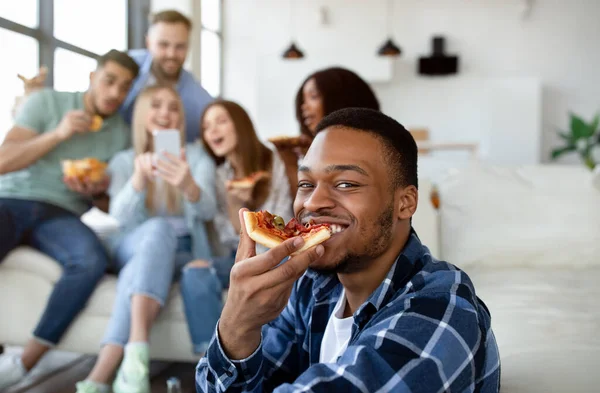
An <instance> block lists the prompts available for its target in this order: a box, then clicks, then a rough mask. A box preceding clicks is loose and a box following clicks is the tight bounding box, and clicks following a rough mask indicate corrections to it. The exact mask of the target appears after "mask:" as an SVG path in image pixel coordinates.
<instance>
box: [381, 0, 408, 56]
mask: <svg viewBox="0 0 600 393" xmlns="http://www.w3.org/2000/svg"><path fill="white" fill-rule="evenodd" d="M392 5H393V0H388V6H387V14H388V18H387V29H388V34H389V38H388V39H387V41H386V42H385V43H384V44H383V45H382V46H381V47H380V48H379V50H378V51H377V54H378V55H379V56H390V57H395V56H400V54H401V53H402V50H401V49H400V47H399V46H398V45H396V44H395V43H394V41H393V40H392V17H393V15H394V9H393V7H392Z"/></svg>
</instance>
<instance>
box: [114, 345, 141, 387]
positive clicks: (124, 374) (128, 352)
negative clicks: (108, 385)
mask: <svg viewBox="0 0 600 393" xmlns="http://www.w3.org/2000/svg"><path fill="white" fill-rule="evenodd" d="M113 392H114V393H150V350H149V348H148V343H130V344H127V345H126V346H125V356H124V357H123V362H121V367H119V371H118V373H117V378H116V379H115V382H114V383H113Z"/></svg>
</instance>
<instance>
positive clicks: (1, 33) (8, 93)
mask: <svg viewBox="0 0 600 393" xmlns="http://www.w3.org/2000/svg"><path fill="white" fill-rule="evenodd" d="M0 42H2V43H3V44H2V45H3V47H2V50H3V51H4V53H10V61H2V62H1V63H0V86H2V91H0V109H1V110H0V143H1V142H2V141H3V140H4V137H5V136H6V133H7V132H8V130H9V129H10V127H11V126H12V123H13V121H12V110H13V107H14V105H15V99H16V98H17V97H19V96H21V95H22V94H23V82H21V80H20V79H19V78H17V74H21V75H23V76H24V77H26V78H31V77H33V76H34V75H36V73H37V70H38V43H37V41H36V40H35V39H34V38H31V37H28V36H26V35H23V34H18V33H15V32H12V31H10V30H6V29H2V28H0Z"/></svg>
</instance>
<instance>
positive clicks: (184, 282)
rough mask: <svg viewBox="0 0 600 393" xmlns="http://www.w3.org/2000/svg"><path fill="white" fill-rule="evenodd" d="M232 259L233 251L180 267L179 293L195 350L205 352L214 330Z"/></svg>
mask: <svg viewBox="0 0 600 393" xmlns="http://www.w3.org/2000/svg"><path fill="white" fill-rule="evenodd" d="M234 261H235V251H234V252H233V254H231V255H229V256H225V257H220V258H214V259H213V260H212V261H210V262H211V265H212V266H211V267H209V268H206V267H189V268H185V267H184V268H183V270H182V272H181V282H180V285H181V296H182V298H183V306H184V310H185V315H186V319H187V323H188V328H189V330H190V335H191V337H192V343H193V344H194V348H193V350H194V353H195V354H202V353H204V352H206V349H207V347H208V344H209V343H210V340H211V338H212V336H213V334H214V331H215V326H216V324H217V321H218V319H219V317H220V315H221V307H222V296H221V292H222V289H223V288H228V287H229V272H230V271H231V267H232V266H233V263H234Z"/></svg>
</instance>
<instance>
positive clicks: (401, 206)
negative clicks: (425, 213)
mask: <svg viewBox="0 0 600 393" xmlns="http://www.w3.org/2000/svg"><path fill="white" fill-rule="evenodd" d="M396 192H397V193H399V198H398V199H397V200H398V206H397V212H398V218H399V219H401V220H408V219H410V218H411V217H412V216H413V215H414V214H415V212H416V211H417V205H418V203H419V190H417V187H415V186H407V187H404V188H399V189H398V190H397V191H396Z"/></svg>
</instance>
